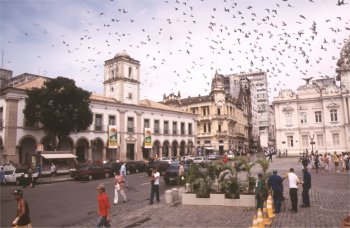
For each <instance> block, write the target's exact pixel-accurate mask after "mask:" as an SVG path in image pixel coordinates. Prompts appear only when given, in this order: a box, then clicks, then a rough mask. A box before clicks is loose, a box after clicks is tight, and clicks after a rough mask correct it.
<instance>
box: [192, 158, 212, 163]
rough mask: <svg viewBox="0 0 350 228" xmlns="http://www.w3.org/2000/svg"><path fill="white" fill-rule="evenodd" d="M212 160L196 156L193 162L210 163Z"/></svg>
mask: <svg viewBox="0 0 350 228" xmlns="http://www.w3.org/2000/svg"><path fill="white" fill-rule="evenodd" d="M209 162H210V160H208V159H207V158H205V157H195V158H194V159H193V163H195V164H199V163H209Z"/></svg>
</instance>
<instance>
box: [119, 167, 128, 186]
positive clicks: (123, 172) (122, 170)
mask: <svg viewBox="0 0 350 228" xmlns="http://www.w3.org/2000/svg"><path fill="white" fill-rule="evenodd" d="M120 175H122V176H123V177H124V181H125V187H126V188H128V187H129V185H128V180H127V179H126V164H125V162H123V165H122V166H121V167H120Z"/></svg>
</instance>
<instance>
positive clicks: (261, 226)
mask: <svg viewBox="0 0 350 228" xmlns="http://www.w3.org/2000/svg"><path fill="white" fill-rule="evenodd" d="M257 220H258V227H260V228H264V227H265V225H264V219H263V217H262V210H261V208H259V209H258V219H257Z"/></svg>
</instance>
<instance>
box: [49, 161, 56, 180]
mask: <svg viewBox="0 0 350 228" xmlns="http://www.w3.org/2000/svg"><path fill="white" fill-rule="evenodd" d="M50 171H51V177H52V178H53V177H54V176H55V175H56V166H55V164H53V163H51V166H50Z"/></svg>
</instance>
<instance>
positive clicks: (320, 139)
mask: <svg viewBox="0 0 350 228" xmlns="http://www.w3.org/2000/svg"><path fill="white" fill-rule="evenodd" d="M316 140H317V146H318V147H320V146H323V145H324V143H323V135H322V134H318V135H316Z"/></svg>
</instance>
